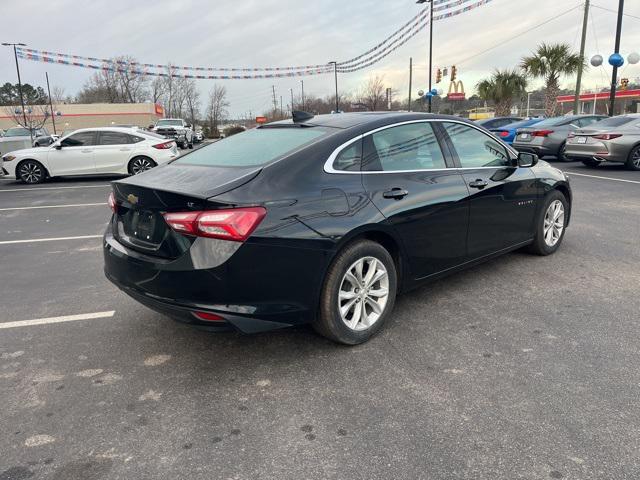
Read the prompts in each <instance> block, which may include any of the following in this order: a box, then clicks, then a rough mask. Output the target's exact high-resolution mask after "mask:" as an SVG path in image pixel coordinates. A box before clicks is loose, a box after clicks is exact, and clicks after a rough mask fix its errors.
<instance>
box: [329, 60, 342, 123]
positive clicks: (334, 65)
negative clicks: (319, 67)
mask: <svg viewBox="0 0 640 480" xmlns="http://www.w3.org/2000/svg"><path fill="white" fill-rule="evenodd" d="M331 64H333V75H334V78H335V82H336V113H338V112H339V111H340V104H339V103H338V63H337V62H335V61H334V62H329V63H328V65H331Z"/></svg>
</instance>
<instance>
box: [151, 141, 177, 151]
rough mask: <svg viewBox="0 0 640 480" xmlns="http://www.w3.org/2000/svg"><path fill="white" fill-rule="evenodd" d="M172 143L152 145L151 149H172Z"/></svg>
mask: <svg viewBox="0 0 640 480" xmlns="http://www.w3.org/2000/svg"><path fill="white" fill-rule="evenodd" d="M173 144H174V142H164V143H158V144H156V145H152V147H153V148H157V149H158V150H168V149H170V148H171V147H173Z"/></svg>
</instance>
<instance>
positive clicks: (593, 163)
mask: <svg viewBox="0 0 640 480" xmlns="http://www.w3.org/2000/svg"><path fill="white" fill-rule="evenodd" d="M582 163H584V164H585V165H586V166H587V167H597V166H598V165H600V163H602V162H599V161H597V160H594V159H592V158H585V159H584V160H582Z"/></svg>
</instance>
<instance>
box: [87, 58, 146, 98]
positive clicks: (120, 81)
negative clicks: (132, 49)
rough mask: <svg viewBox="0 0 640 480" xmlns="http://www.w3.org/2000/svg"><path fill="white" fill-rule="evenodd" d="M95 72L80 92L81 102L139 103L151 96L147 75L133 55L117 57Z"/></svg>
mask: <svg viewBox="0 0 640 480" xmlns="http://www.w3.org/2000/svg"><path fill="white" fill-rule="evenodd" d="M105 67H106V68H105V69H103V70H99V71H97V72H96V73H94V74H93V75H92V76H91V78H90V79H89V80H88V81H87V83H85V85H84V87H83V88H82V90H81V91H80V93H79V94H78V97H77V99H78V101H79V102H80V103H96V102H107V103H139V102H143V101H145V100H147V98H149V92H148V89H147V85H148V83H149V81H148V78H147V76H146V75H143V74H142V73H141V72H140V71H139V70H138V67H137V66H136V65H135V59H134V58H132V57H126V56H125V57H115V58H113V59H112V60H111V61H110V63H108V64H106V65H105Z"/></svg>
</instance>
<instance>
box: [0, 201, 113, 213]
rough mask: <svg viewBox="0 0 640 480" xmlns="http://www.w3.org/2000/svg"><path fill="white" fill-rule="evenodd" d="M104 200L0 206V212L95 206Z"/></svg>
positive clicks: (104, 203)
mask: <svg viewBox="0 0 640 480" xmlns="http://www.w3.org/2000/svg"><path fill="white" fill-rule="evenodd" d="M106 204H107V203H106V202H102V203H74V204H70V205H40V206H37V207H10V208H0V212H9V211H12V210H37V209H40V208H64V207H95V206H98V205H106Z"/></svg>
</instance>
